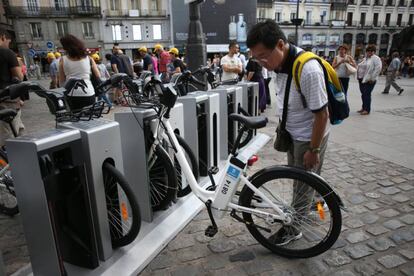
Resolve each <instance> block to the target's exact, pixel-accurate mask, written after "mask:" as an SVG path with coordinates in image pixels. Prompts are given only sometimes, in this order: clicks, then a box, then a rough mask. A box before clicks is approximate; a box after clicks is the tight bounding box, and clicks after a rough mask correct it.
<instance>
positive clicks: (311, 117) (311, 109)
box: [247, 20, 329, 246]
mask: <svg viewBox="0 0 414 276" xmlns="http://www.w3.org/2000/svg"><path fill="white" fill-rule="evenodd" d="M247 47H249V48H250V50H251V52H252V55H253V57H255V58H256V59H257V61H258V62H259V63H260V64H261V65H262V66H264V67H265V68H266V69H268V70H271V71H276V72H277V73H278V74H277V80H276V82H277V83H278V91H277V103H278V107H279V115H280V117H282V114H283V102H284V96H285V91H286V89H285V88H286V85H287V80H288V77H289V75H290V76H291V75H292V67H293V62H294V61H295V58H296V56H297V53H299V52H301V51H303V50H302V49H300V48H298V47H295V46H294V45H291V44H289V43H287V39H286V36H285V35H284V34H283V32H282V30H281V29H280V27H279V26H278V25H277V24H276V23H275V22H274V21H272V20H267V21H265V22H260V23H258V24H256V25H255V26H254V27H253V28H252V29H251V30H250V31H249V35H248V37H247ZM300 87H301V89H302V93H303V95H304V97H305V99H306V102H307V107H306V108H304V106H303V104H302V101H301V96H300V94H299V92H298V91H297V88H296V85H295V83H294V81H293V79H292V81H291V85H290V94H289V102H288V110H287V111H288V113H287V120H286V130H287V131H288V132H289V134H290V136H291V138H292V141H293V142H292V146H291V148H290V150H289V151H288V152H287V158H288V164H289V165H291V166H296V167H302V168H304V169H307V170H312V171H314V172H316V173H320V171H321V167H322V163H323V157H324V154H325V150H326V146H327V141H328V136H329V135H328V134H329V123H328V122H329V121H328V120H329V113H328V107H327V105H328V96H327V93H326V87H325V78H324V73H323V70H322V67H321V66H320V65H319V63H318V62H317V61H316V60H310V61H308V62H307V63H306V64H305V65H304V66H303V69H302V73H301V76H300ZM314 191H315V190H313V189H312V188H309V186H308V185H306V186H305V185H302V184H301V183H300V182H297V181H295V183H294V184H293V200H292V201H293V202H292V203H291V204H292V205H291V206H292V207H293V208H294V209H295V210H296V213H297V216H298V217H297V219H298V221H299V223H300V220H301V218H303V217H306V215H307V214H308V213H309V211H310V209H311V207H312V205H315V204H314V202H313V200H314V199H313V197H314ZM299 199H300V200H299ZM301 226H302V225H300V224H299V225H297V224H296V225H290V226H283V227H282V228H280V229H279V230H278V231H277V232H276V233H274V234H272V235H271V237H270V238H269V241H271V242H273V243H274V244H276V245H279V246H283V245H286V244H288V243H290V242H292V241H294V240H297V239H300V238H301V237H302V233H301V231H302V230H303V229H300V228H299V227H301Z"/></svg>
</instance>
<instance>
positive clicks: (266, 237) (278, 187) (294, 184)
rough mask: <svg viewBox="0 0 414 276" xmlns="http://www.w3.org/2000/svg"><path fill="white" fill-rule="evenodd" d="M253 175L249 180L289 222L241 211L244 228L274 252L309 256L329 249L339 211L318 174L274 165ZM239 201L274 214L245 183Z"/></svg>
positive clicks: (338, 228) (338, 226) (338, 225)
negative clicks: (288, 218) (284, 222)
mask: <svg viewBox="0 0 414 276" xmlns="http://www.w3.org/2000/svg"><path fill="white" fill-rule="evenodd" d="M265 170H266V171H265V172H264V173H262V174H258V175H257V176H253V179H252V180H251V183H252V184H253V185H254V186H255V187H256V188H258V189H259V190H260V191H261V192H262V193H264V194H265V195H266V197H267V198H269V199H270V200H271V201H272V202H273V203H274V204H276V205H277V206H278V207H279V208H280V209H281V210H282V211H283V212H284V213H285V214H286V215H287V216H288V217H290V218H291V219H292V221H291V223H289V224H287V223H286V224H283V222H281V221H275V220H272V219H269V218H268V217H266V216H258V215H255V214H250V213H245V212H243V213H242V214H243V218H244V220H245V222H246V226H247V229H248V230H249V231H250V233H251V234H252V235H253V237H254V238H255V239H256V240H257V241H258V242H259V243H260V244H262V245H263V246H264V247H266V248H268V249H269V250H271V251H272V252H273V253H276V254H279V255H282V256H285V257H288V258H308V257H313V256H316V255H319V254H321V253H323V252H325V251H326V250H328V249H329V248H330V247H331V246H332V245H333V244H334V243H335V241H336V240H337V238H338V236H339V234H340V231H341V220H342V218H341V211H340V208H339V203H338V200H337V197H336V195H335V194H334V192H333V191H332V189H331V188H330V187H329V186H328V185H327V184H326V183H324V182H323V180H322V179H321V178H318V177H317V176H315V175H313V174H311V173H308V172H306V171H304V170H301V169H298V168H291V167H281V166H274V167H271V168H267V169H265ZM239 204H240V205H242V206H245V207H249V208H254V209H256V210H260V211H264V212H268V213H269V212H270V213H272V214H276V211H275V210H274V209H273V208H271V207H270V205H269V204H267V203H265V202H264V201H263V200H262V198H261V197H260V196H259V195H258V194H255V193H254V192H253V191H252V190H251V189H249V188H248V187H247V186H245V187H244V188H243V190H242V192H241V195H240V198H239Z"/></svg>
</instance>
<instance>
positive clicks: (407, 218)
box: [400, 214, 414, 224]
mask: <svg viewBox="0 0 414 276" xmlns="http://www.w3.org/2000/svg"><path fill="white" fill-rule="evenodd" d="M400 220H401V221H402V222H404V223H406V224H414V215H412V214H407V215H404V216H402V217H400Z"/></svg>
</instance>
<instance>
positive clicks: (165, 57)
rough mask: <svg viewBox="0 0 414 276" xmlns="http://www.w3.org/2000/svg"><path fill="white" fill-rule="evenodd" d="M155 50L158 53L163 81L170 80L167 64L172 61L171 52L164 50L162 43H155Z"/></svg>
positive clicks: (159, 68) (159, 69)
mask: <svg viewBox="0 0 414 276" xmlns="http://www.w3.org/2000/svg"><path fill="white" fill-rule="evenodd" d="M154 52H155V53H156V54H157V55H158V64H159V65H158V71H159V73H160V74H161V81H162V82H169V80H168V74H167V72H168V70H167V65H168V64H169V63H170V54H169V53H168V52H167V51H165V50H164V47H163V46H162V45H161V44H157V45H155V47H154Z"/></svg>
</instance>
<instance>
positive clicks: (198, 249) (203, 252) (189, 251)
mask: <svg viewBox="0 0 414 276" xmlns="http://www.w3.org/2000/svg"><path fill="white" fill-rule="evenodd" d="M176 254H177V257H178V259H179V260H180V261H181V262H188V261H192V260H197V259H200V258H203V257H206V256H208V255H210V254H211V252H210V250H208V248H206V247H205V246H204V245H199V246H193V247H188V248H184V249H180V250H178V251H176Z"/></svg>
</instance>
